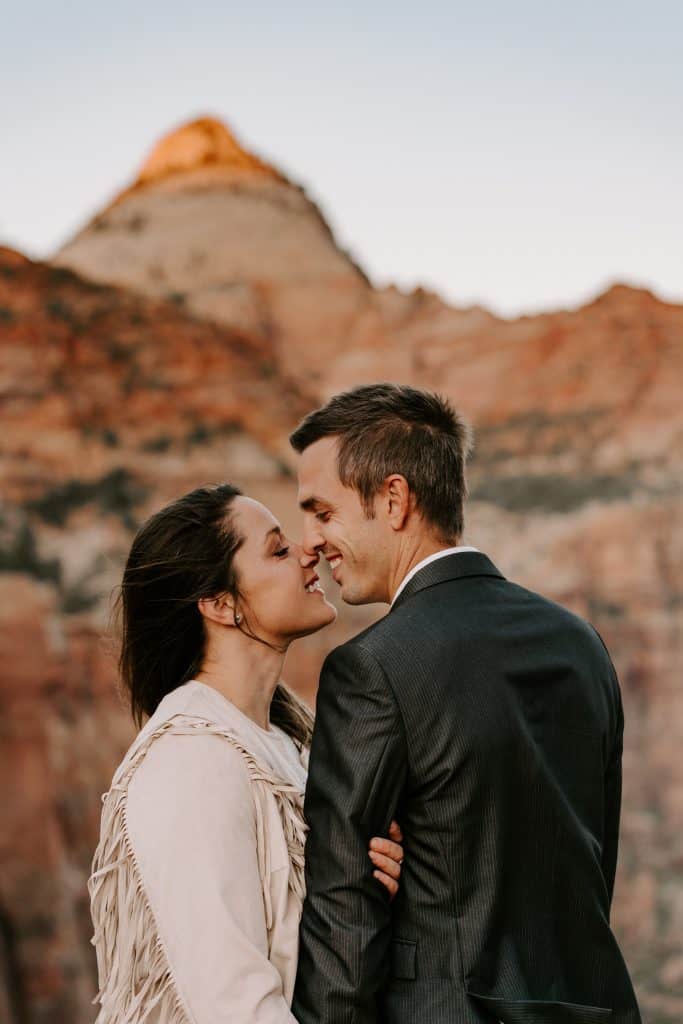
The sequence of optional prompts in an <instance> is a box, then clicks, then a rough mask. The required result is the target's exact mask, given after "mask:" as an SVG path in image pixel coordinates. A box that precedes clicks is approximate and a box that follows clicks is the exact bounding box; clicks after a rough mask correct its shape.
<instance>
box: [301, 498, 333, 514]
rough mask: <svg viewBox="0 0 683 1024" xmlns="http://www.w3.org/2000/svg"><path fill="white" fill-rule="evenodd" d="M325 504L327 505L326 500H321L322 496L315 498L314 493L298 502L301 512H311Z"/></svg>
mask: <svg viewBox="0 0 683 1024" xmlns="http://www.w3.org/2000/svg"><path fill="white" fill-rule="evenodd" d="M325 505H327V502H326V501H323V500H322V498H316V496H315V495H311V497H310V498H304V500H303V501H300V502H299V508H300V509H301V510H302V512H312V511H313V509H316V508H324V507H325Z"/></svg>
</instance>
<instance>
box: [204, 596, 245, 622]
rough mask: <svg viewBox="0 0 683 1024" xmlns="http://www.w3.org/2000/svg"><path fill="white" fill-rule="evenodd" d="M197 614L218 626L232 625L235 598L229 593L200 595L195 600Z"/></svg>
mask: <svg viewBox="0 0 683 1024" xmlns="http://www.w3.org/2000/svg"><path fill="white" fill-rule="evenodd" d="M197 608H199V614H200V615H201V616H203V618H205V619H208V620H209V621H210V622H215V623H217V625H219V626H234V625H236V623H235V600H234V598H233V597H232V595H231V594H217V595H216V597H202V598H200V600H199V601H197Z"/></svg>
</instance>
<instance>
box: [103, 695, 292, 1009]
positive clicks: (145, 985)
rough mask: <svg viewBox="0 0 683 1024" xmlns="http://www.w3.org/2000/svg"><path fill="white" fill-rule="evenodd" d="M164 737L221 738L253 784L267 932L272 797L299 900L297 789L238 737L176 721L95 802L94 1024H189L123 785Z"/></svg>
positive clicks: (208, 725)
mask: <svg viewBox="0 0 683 1024" xmlns="http://www.w3.org/2000/svg"><path fill="white" fill-rule="evenodd" d="M167 732H171V733H173V734H174V735H183V736H197V735H206V734H209V735H212V736H222V737H223V738H224V739H226V740H227V741H228V742H229V743H230V744H231V745H232V746H233V747H234V748H235V749H236V750H237V751H239V753H240V754H241V755H242V757H243V758H244V760H245V762H246V765H247V769H248V771H249V777H250V779H251V781H252V783H253V784H254V803H255V808H256V825H257V849H258V856H259V872H260V875H261V881H262V888H263V899H264V910H265V914H266V926H267V929H268V931H270V929H271V927H272V917H273V915H272V906H271V901H270V850H269V843H268V841H267V835H266V829H265V813H266V800H267V799H268V796H267V794H268V793H269V792H270V793H272V794H273V795H274V796H275V798H276V800H277V805H278V809H279V812H280V819H281V822H282V827H283V830H284V834H285V838H286V841H287V848H288V850H289V856H290V862H291V868H290V873H289V887H290V889H291V890H292V891H293V892H294V893H295V894H296V895H297V896H298V897H299V898H300V899H301V900H303V898H304V895H305V880H304V845H305V841H306V832H307V826H306V823H305V821H304V816H303V796H302V794H301V793H300V792H299V790H298V789H297V787H296V786H293V785H291V784H290V783H288V782H285V781H284V780H282V779H278V778H277V777H276V776H275V775H273V773H272V772H271V771H270V770H269V769H268V768H266V767H265V766H264V765H263V764H261V763H260V762H258V761H257V760H256V758H254V756H253V755H252V754H251V753H250V751H249V750H247V748H246V747H245V746H244V745H243V744H242V742H241V741H240V740H239V738H238V737H237V736H235V735H234V734H233V733H231V732H230V731H229V730H227V729H223V728H221V727H220V726H218V725H216V724H215V723H213V722H210V721H208V720H205V719H201V718H193V717H190V716H187V715H176V716H175V717H174V718H171V719H169V720H168V721H166V722H164V723H163V724H162V725H161V726H160V727H159V728H158V729H156V730H155V731H154V732H152V733H150V734H149V735H148V736H146V737H145V739H144V741H143V742H142V743H140V744H139V745H137V746H134V747H133V748H132V750H131V752H130V753H129V755H128V757H127V758H126V759H124V761H123V763H122V764H121V766H120V767H119V769H118V770H117V772H116V774H115V775H114V779H113V780H112V785H111V788H110V790H109V792H107V793H105V794H104V796H103V797H102V803H103V808H102V823H101V829H100V842H99V845H98V847H97V850H96V851H95V856H94V858H93V863H92V873H91V875H90V878H89V879H88V892H89V894H90V908H91V914H92V919H93V925H94V929H95V930H94V935H93V937H92V940H91V941H92V944H93V945H94V947H95V950H96V952H97V971H98V981H99V992H98V994H97V996H96V997H95V999H94V1000H93V1002H94V1003H99V1004H100V1011H99V1013H98V1015H97V1020H96V1022H95V1024H144V1022H145V1021H146V1020H147V1019H148V1017H149V1015H150V1013H151V1012H152V1011H153V1010H155V1009H156V1010H157V1011H158V1014H159V1020H161V1021H163V1022H164V1024H191V1022H192V1018H191V1015H190V1012H189V1010H188V1008H187V1006H186V1004H185V1002H184V1001H183V999H182V997H181V995H180V992H179V990H178V986H177V984H176V981H175V978H174V976H173V971H172V968H171V966H170V963H169V960H168V955H167V953H166V949H165V947H164V944H163V942H162V940H161V937H160V935H159V930H158V928H157V924H156V921H155V919H154V912H153V910H152V907H151V904H150V902H149V899H148V897H147V894H146V892H145V889H144V885H143V882H142V876H141V874H140V869H139V866H138V863H137V860H136V857H135V852H134V850H133V846H132V843H131V841H130V836H129V833H128V823H127V818H126V806H127V798H128V784H129V782H130V780H131V778H132V776H133V774H134V772H135V770H136V769H137V767H138V766H139V764H140V762H141V761H142V760H143V759H144V757H145V755H146V754H147V752H148V750H149V748H150V746H151V744H152V743H153V741H154V740H156V739H158V738H159V737H160V736H162V735H164V734H165V733H167Z"/></svg>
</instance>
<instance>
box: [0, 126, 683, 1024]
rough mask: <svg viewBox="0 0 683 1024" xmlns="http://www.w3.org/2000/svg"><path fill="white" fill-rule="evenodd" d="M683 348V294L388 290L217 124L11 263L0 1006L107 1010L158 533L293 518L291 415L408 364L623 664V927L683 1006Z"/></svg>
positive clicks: (475, 519) (650, 1012)
mask: <svg viewBox="0 0 683 1024" xmlns="http://www.w3.org/2000/svg"><path fill="white" fill-rule="evenodd" d="M67 267H69V268H72V269H74V270H76V271H78V274H79V275H81V276H77V275H76V274H74V273H72V272H70V270H68V269H65V268H67ZM84 277H86V278H88V279H89V283H87V282H86V281H85V280H84V279H83V278H84ZM682 342H683V307H681V306H676V305H671V304H666V303H663V302H661V301H659V300H658V299H657V298H656V297H655V296H653V295H652V294H650V293H648V292H645V291H639V290H635V289H629V288H625V287H619V286H617V287H615V288H612V289H610V290H609V291H608V292H606V293H605V294H603V295H601V296H599V297H598V298H597V299H596V300H595V301H594V302H592V303H590V304H588V305H586V306H584V307H583V308H581V309H578V310H575V311H572V312H566V311H565V312H556V313H550V314H546V315H543V316H537V317H523V318H520V319H518V320H514V321H506V320H501V319H498V318H496V317H494V316H492V315H491V314H490V313H488V312H486V311H485V310H482V309H476V308H475V309H454V308H452V307H449V306H447V305H445V304H444V303H443V302H442V301H441V300H440V299H439V298H438V297H437V296H435V295H432V294H430V293H428V292H425V291H416V292H414V293H411V294H404V293H402V292H400V291H397V290H396V289H391V288H390V289H384V290H381V291H380V290H376V289H373V288H372V287H371V286H370V284H369V283H368V281H367V279H366V278H365V276H364V275H363V273H362V271H361V270H359V269H358V267H357V266H356V265H355V264H354V263H353V261H352V260H350V259H349V257H348V256H346V255H345V254H344V253H342V252H340V251H339V249H338V248H337V246H336V245H335V242H334V239H333V237H332V235H331V233H330V231H329V229H328V228H327V226H326V224H325V222H324V220H323V219H322V217H321V214H320V213H319V211H318V210H317V209H316V208H315V207H314V206H313V204H311V203H310V201H309V200H308V199H307V198H306V196H305V195H304V194H303V192H302V191H301V190H300V189H298V188H297V187H296V186H295V185H293V184H291V183H289V182H288V181H287V180H286V179H285V178H284V177H283V176H282V175H280V174H279V173H278V172H277V170H275V169H273V168H271V167H269V166H268V165H267V164H265V163H263V162H262V161H260V160H258V159H257V158H256V157H253V156H251V155H250V154H248V153H246V152H245V151H244V150H243V149H242V148H241V147H240V146H239V145H238V144H237V143H236V142H235V140H234V139H233V137H232V136H231V135H230V133H229V132H228V131H227V129H225V128H224V127H223V126H222V125H220V123H217V122H215V121H212V120H210V119H203V120H201V121H199V122H195V123H192V124H190V125H187V126H185V127H183V128H180V129H179V130H178V131H176V132H174V133H172V134H171V135H170V136H169V137H167V138H166V139H164V140H162V142H161V143H160V144H159V145H158V146H157V147H156V148H155V149H154V150H153V152H152V154H151V156H150V157H149V159H148V161H147V162H146V164H145V165H144V166H143V169H142V171H141V172H140V174H139V176H138V178H137V180H136V181H135V182H134V184H133V185H132V186H131V187H130V188H129V189H127V190H126V191H125V192H124V193H122V194H121V195H120V196H119V197H117V198H116V199H115V200H114V201H113V202H112V204H111V205H110V206H109V207H108V208H107V209H106V210H104V211H103V212H102V213H101V214H100V215H98V216H97V217H96V218H95V219H94V220H93V221H92V222H91V223H90V224H89V225H87V226H86V228H84V230H83V231H82V232H81V233H80V234H79V235H77V237H76V238H75V239H74V240H73V241H72V242H70V243H69V244H68V245H67V246H65V247H64V249H63V250H62V251H61V252H60V253H59V254H58V256H57V258H56V259H55V262H54V265H52V266H45V265H38V264H33V263H31V262H29V261H27V260H25V259H24V258H23V257H21V256H20V255H18V254H15V253H12V252H10V251H8V250H4V251H2V252H0V388H1V389H2V396H3V411H4V420H3V422H4V425H5V430H4V431H3V435H2V438H1V439H0V479H2V484H3V490H2V493H3V507H2V521H1V523H0V567H1V568H2V569H3V570H4V572H3V573H2V575H1V576H0V588H1V589H2V602H1V607H2V616H3V618H4V623H3V625H5V627H6V628H5V629H4V630H3V631H2V637H3V640H2V643H3V644H4V649H3V650H2V660H3V676H2V683H1V684H0V700H1V701H2V705H1V706H2V712H3V715H2V718H3V729H4V734H5V740H6V742H5V743H4V744H3V746H2V755H1V756H2V761H1V762H0V771H2V776H3V779H4V780H7V779H9V778H10V777H12V778H13V779H14V780H15V781H14V790H13V794H14V795H12V796H11V797H10V799H9V801H8V803H7V812H6V814H5V815H4V816H3V831H2V833H1V834H0V853H1V857H2V865H3V870H2V872H1V873H0V924H1V925H2V928H0V1014H1V1013H2V1012H3V1009H2V1008H3V1007H4V1006H5V1005H6V1006H7V1011H6V1015H10V1016H9V1018H8V1019H9V1020H11V1021H12V1022H14V1021H19V1020H22V1021H24V1020H26V1021H31V1022H33V1021H36V1022H37V1021H45V1020H50V1021H51V1022H54V1024H62V1022H64V1024H66V1022H67V1021H68V1022H69V1024H81V1022H85V1021H86V1020H90V1019H91V1016H92V1013H91V1011H90V1010H89V1009H88V999H89V998H90V997H91V996H92V992H93V984H94V981H93V961H92V955H91V951H90V949H89V947H88V944H87V940H88V937H89V934H90V924H89V918H88V910H87V904H86V894H85V890H84V882H85V877H86V875H87V870H88V864H89V858H90V855H91V853H92V849H93V846H94V842H95V835H96V831H97V820H98V814H99V803H98V800H99V794H100V793H101V792H102V790H103V789H104V788H105V787H106V785H107V782H108V778H109V776H110V773H111V770H112V768H113V766H114V764H115V761H116V758H117V757H118V755H119V754H120V752H121V750H122V748H123V747H124V746H125V744H126V743H127V741H128V739H129V737H130V731H131V727H130V724H129V722H128V719H127V716H126V714H125V712H124V711H123V710H122V708H121V705H120V701H119V698H118V697H117V695H116V691H115V685H114V680H115V672H114V662H113V658H112V655H111V653H110V651H109V650H108V648H107V646H106V644H105V643H104V642H103V641H102V639H101V638H102V633H103V630H104V627H105V624H106V612H107V608H108V599H109V594H110V592H111V590H112V588H113V587H115V585H116V582H117V580H118V579H119V576H120V569H121V564H122V559H123V557H124V555H125V550H126V546H127V544H128V543H129V541H130V536H131V531H132V530H133V529H134V527H135V525H136V523H138V522H139V521H140V520H141V519H142V518H143V517H144V516H145V515H147V514H148V513H149V512H150V511H152V510H153V509H155V508H158V507H159V506H160V505H161V503H162V502H164V501H166V500H168V499H169V498H170V497H172V496H174V495H176V494H178V493H181V492H182V491H184V490H186V489H189V488H190V487H192V486H195V485H196V484H197V483H200V482H203V481H207V480H218V479H224V478H226V477H227V478H233V479H236V480H237V482H239V483H241V484H242V485H243V486H244V487H245V489H247V490H248V491H249V492H250V493H252V494H254V495H255V496H257V497H262V498H263V499H264V500H265V501H266V502H267V503H268V504H269V505H271V506H272V507H273V508H274V509H275V510H276V512H277V513H278V515H280V517H281V518H282V519H283V522H284V525H285V526H286V527H287V528H288V529H290V530H296V524H297V514H296V510H295V508H294V483H293V479H292V467H293V464H294V463H293V460H292V455H291V453H290V452H289V449H288V446H287V442H286V437H287V431H288V429H289V427H290V426H291V425H293V423H294V422H296V420H297V419H298V417H299V416H300V415H301V413H302V412H303V411H305V410H306V409H307V408H309V407H310V406H311V405H313V404H314V403H315V402H316V401H318V400H319V399H320V398H322V397H324V396H325V395H327V394H329V393H331V392H332V391H334V390H336V389H338V388H341V387H345V386H347V385H349V384H352V383H357V382H361V381H368V380H377V379H394V380H397V379H400V380H406V381H410V382H413V383H416V384H419V385H422V386H426V387H430V388H434V389H436V390H439V391H442V392H444V393H446V394H447V395H449V396H450V397H451V398H452V399H453V401H454V402H455V403H456V404H457V406H458V407H459V408H460V409H461V410H462V412H463V413H464V414H465V415H466V416H467V417H468V418H469V419H470V420H471V421H472V423H473V425H474V427H475V431H476V438H477V441H476V448H475V452H474V456H473V460H472V464H471V470H470V488H471V501H470V505H469V515H468V529H467V536H466V540H467V541H468V542H470V543H473V544H475V545H477V546H478V547H480V548H482V549H484V550H486V551H487V552H488V553H489V554H490V555H491V557H492V558H493V560H494V561H495V562H496V563H497V564H498V565H499V567H500V568H501V570H502V571H503V572H504V573H505V574H506V575H508V576H510V577H512V578H514V579H516V580H517V581H519V582H520V583H522V584H524V585H527V586H530V587H532V588H534V589H537V590H540V591H541V592H543V593H545V594H546V595H548V596H550V597H553V598H555V599H557V600H559V601H561V602H563V603H565V604H567V605H568V606H570V607H572V608H574V609H575V610H576V611H578V612H579V613H580V614H582V615H584V616H586V617H587V618H589V619H590V620H591V621H592V622H593V623H594V624H595V625H596V627H597V628H598V629H599V631H600V632H601V634H602V635H603V637H604V639H605V641H606V642H607V644H608V646H609V648H610V650H611V652H612V655H613V658H614V661H615V663H616V666H617V669H618V671H619V674H620V678H621V682H622V688H623V694H624V703H625V709H626V717H627V730H626V749H625V789H624V812H623V825H622V847H621V856H620V865H619V873H618V879H617V889H616V896H615V905H614V923H615V928H616V930H617V932H618V935H619V938H620V940H621V942H622V945H623V948H624V951H625V954H626V958H627V960H628V962H629V965H630V966H631V968H632V971H633V974H634V978H635V981H636V984H637V987H638V991H639V994H640V998H641V1001H642V1005H643V1010H644V1018H645V1020H647V1022H648V1024H674V1022H676V1024H677V1022H679V1021H680V1020H681V1019H683V958H682V957H681V953H680V949H681V941H682V940H683V884H682V883H681V878H680V868H681V864H682V863H683V845H682V843H683V840H682V837H683V762H682V761H681V758H680V750H681V748H682V745H683V691H682V690H681V687H680V668H678V666H680V665H681V663H683V658H682V655H683V651H682V649H681V648H682V646H683V641H682V630H681V608H682V605H683V585H682V584H681V579H682V578H683V572H682V570H683V551H682V550H681V548H682V544H683V541H682V532H681V529H680V526H678V528H677V524H679V523H680V520H681V511H682V510H683V509H682V506H683V499H682V498H681V488H680V479H681V462H682V455H683V443H682V442H683V436H682V435H683V415H682V414H681V411H680V399H679V393H680V380H681V371H682V369H683V366H682V363H683V345H682ZM376 611H377V610H376V609H375V610H370V611H367V610H365V611H364V610H363V609H348V608H346V609H342V614H341V616H340V622H339V624H338V626H337V627H335V631H334V632H333V633H329V634H323V635H322V637H320V638H316V639H315V640H314V641H313V642H311V643H310V644H308V645H307V646H303V647H301V648H300V649H299V651H296V652H293V654H292V655H291V656H290V659H289V660H288V663H287V675H288V678H289V679H290V680H291V681H293V682H294V683H295V684H296V685H297V687H298V688H299V689H300V690H301V691H302V692H304V693H305V694H307V695H308V696H309V698H312V697H313V693H314V680H315V676H316V671H317V667H318V666H319V664H320V660H321V658H322V656H323V653H324V651H325V650H326V649H328V648H329V647H331V646H332V645H333V644H334V643H336V642H338V641H339V639H340V638H341V637H343V636H345V635H348V634H349V633H350V632H352V631H354V630H356V629H358V628H360V626H362V625H364V624H365V623H366V622H367V621H369V619H368V616H369V615H370V614H376ZM12 1015H13V1016H12Z"/></svg>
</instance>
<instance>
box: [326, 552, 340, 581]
mask: <svg viewBox="0 0 683 1024" xmlns="http://www.w3.org/2000/svg"><path fill="white" fill-rule="evenodd" d="M327 563H328V565H329V567H330V569H331V570H332V578H333V579H335V576H334V571H335V569H337V568H338V567H339V566H340V565H341V563H342V556H341V555H332V557H331V558H328V559H327Z"/></svg>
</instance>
